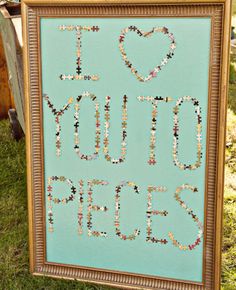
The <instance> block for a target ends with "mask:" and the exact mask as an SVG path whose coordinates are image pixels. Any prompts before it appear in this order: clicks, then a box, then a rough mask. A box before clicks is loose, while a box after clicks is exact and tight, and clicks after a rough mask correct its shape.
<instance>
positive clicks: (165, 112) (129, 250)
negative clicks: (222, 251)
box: [41, 18, 211, 282]
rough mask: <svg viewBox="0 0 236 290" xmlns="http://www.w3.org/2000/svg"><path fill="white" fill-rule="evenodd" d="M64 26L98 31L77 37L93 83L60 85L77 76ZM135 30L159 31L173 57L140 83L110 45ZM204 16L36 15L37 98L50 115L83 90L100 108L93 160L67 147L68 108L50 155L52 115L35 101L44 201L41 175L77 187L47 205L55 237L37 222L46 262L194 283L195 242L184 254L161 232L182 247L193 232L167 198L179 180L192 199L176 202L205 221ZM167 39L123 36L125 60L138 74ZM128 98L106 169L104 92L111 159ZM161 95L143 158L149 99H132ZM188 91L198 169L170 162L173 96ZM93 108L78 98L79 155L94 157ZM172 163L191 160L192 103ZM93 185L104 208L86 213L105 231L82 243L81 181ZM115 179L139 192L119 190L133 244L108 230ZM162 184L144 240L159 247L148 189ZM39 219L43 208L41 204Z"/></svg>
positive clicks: (70, 140)
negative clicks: (39, 111)
mask: <svg viewBox="0 0 236 290" xmlns="http://www.w3.org/2000/svg"><path fill="white" fill-rule="evenodd" d="M61 24H65V25H69V24H70V25H89V26H93V25H95V26H96V25H97V26H99V27H100V30H99V32H96V33H93V32H82V73H83V74H87V73H89V74H98V75H99V76H100V79H99V80H98V81H85V80H73V81H70V80H65V81H62V80H60V79H59V76H60V74H62V73H71V74H75V72H76V33H75V31H72V32H68V31H63V32H62V31H59V29H58V27H59V25H61ZM130 25H135V26H137V27H138V28H139V29H142V30H144V31H149V30H151V29H152V28H153V27H156V26H165V27H167V28H168V29H169V31H170V32H172V33H173V34H174V36H175V40H176V43H177V47H176V50H175V55H174V57H173V58H172V59H171V60H170V61H169V63H168V64H167V65H166V66H164V67H163V68H162V70H161V72H160V74H159V75H158V76H157V77H156V78H153V79H152V80H150V81H149V82H146V83H141V82H139V81H138V80H137V79H136V77H135V76H134V75H133V74H131V72H130V70H129V69H128V68H127V67H126V66H125V64H124V62H123V60H122V58H121V54H120V51H119V48H118V44H119V41H118V40H119V35H120V32H121V30H122V29H123V28H125V27H128V26H130ZM210 30H211V23H210V19H209V18H150V19H145V18H133V19H132V18H127V19H121V18H119V19H112V18H109V19H99V18H61V19H59V18H42V19H41V58H42V92H43V94H48V96H49V97H50V100H51V101H52V103H53V104H54V105H55V107H56V108H57V109H58V110H59V109H61V108H62V107H63V106H64V105H65V104H66V103H67V100H68V98H69V97H73V98H74V100H75V99H76V97H77V96H78V95H80V94H82V93H83V92H84V91H89V92H91V93H93V94H95V95H96V96H97V99H98V101H99V104H100V112H101V118H100V120H101V132H102V133H101V147H102V148H101V149H100V152H99V157H98V158H97V159H96V160H92V161H87V160H81V159H80V158H79V157H78V156H77V154H76V153H75V151H74V149H73V148H74V136H73V133H74V127H73V122H74V119H73V116H74V112H75V111H74V104H75V102H76V101H74V103H73V104H72V106H71V108H70V109H69V110H68V111H66V112H65V114H64V115H63V116H62V118H61V126H62V131H61V142H62V147H61V150H62V154H61V156H60V157H57V156H56V148H55V130H56V125H55V121H54V119H55V117H54V116H53V114H52V112H51V110H50V109H49V108H48V105H47V103H46V101H43V132H44V164H45V196H46V195H47V191H46V185H47V183H46V181H47V178H48V177H50V176H55V175H57V176H65V177H66V178H70V179H71V180H72V181H73V183H74V185H75V186H76V187H77V196H76V199H75V200H74V201H73V202H70V203H68V204H66V205H61V204H59V205H57V204H54V205H53V213H54V232H53V233H49V231H48V226H49V224H48V221H47V220H46V229H45V231H46V255H47V257H46V259H47V261H48V262H56V263H63V264H68V265H80V266H86V267H92V268H93V267H94V268H100V269H108V270H114V271H125V272H130V273H138V274H145V275H152V276H160V277H166V278H172V279H182V280H191V281H196V282H201V281H202V269H203V264H202V260H203V242H201V244H200V245H199V246H197V247H196V248H195V249H194V250H192V251H182V250H179V249H178V248H177V247H175V246H173V244H172V242H171V240H170V239H169V237H168V232H169V231H171V232H173V233H174V235H175V237H176V239H177V240H178V241H179V242H180V243H182V244H191V243H193V242H194V241H195V239H196V236H197V232H198V228H197V226H196V224H195V223H194V222H193V220H192V219H191V217H190V216H189V215H188V214H187V213H186V211H185V210H184V209H183V208H182V207H180V205H179V203H177V201H176V200H175V198H174V193H175V189H176V187H178V186H180V185H182V184H184V183H188V184H190V185H193V186H196V187H197V188H198V190H199V191H198V192H197V193H193V192H191V191H187V190H184V191H183V192H182V193H181V198H182V199H183V200H184V201H185V202H186V204H187V205H188V206H189V207H191V208H192V209H193V211H194V213H195V214H196V215H197V216H198V217H199V219H200V221H201V222H204V196H205V192H204V190H205V160H206V131H207V108H208V71H209V53H210ZM168 46H169V40H168V38H167V37H166V36H164V35H163V34H161V33H156V34H153V36H152V37H150V38H148V39H144V38H143V37H142V38H140V37H139V36H137V34H136V33H131V32H129V33H128V34H127V36H126V40H125V48H126V51H127V55H128V58H130V59H131V62H132V63H133V64H134V66H135V67H136V68H137V69H138V71H139V72H140V73H141V74H143V75H147V74H148V73H149V71H150V69H152V68H153V67H154V66H155V65H156V64H157V63H158V62H160V61H161V59H162V58H163V56H164V55H165V54H166V53H167V51H168ZM124 94H126V95H127V96H128V104H127V106H128V125H127V134H128V137H127V154H126V160H125V162H124V163H121V164H111V163H110V162H108V161H107V160H106V159H105V158H104V154H103V151H102V149H103V143H102V141H103V136H104V105H105V97H106V96H107V95H109V96H111V98H112V100H111V113H110V115H111V119H110V122H111V128H110V135H109V138H110V144H109V151H110V155H111V156H112V157H119V156H120V148H121V113H122V111H121V106H122V98H123V95H124ZM140 95H143V96H163V97H166V96H170V97H172V98H173V101H172V102H169V103H161V102H159V104H158V116H157V133H156V137H157V140H156V159H157V164H156V165H155V166H150V165H149V164H148V163H147V161H148V156H149V145H150V129H151V111H152V106H151V103H150V102H147V101H146V102H140V101H139V100H137V97H138V96H140ZM187 95H190V96H192V97H194V98H197V99H198V100H199V102H200V106H201V109H202V126H203V130H202V138H203V140H202V145H203V151H202V152H203V158H202V165H201V167H200V168H198V169H196V170H180V169H179V168H178V167H176V166H175V165H174V163H173V157H172V146H173V116H174V114H173V107H174V105H175V103H176V101H177V99H178V98H180V97H182V96H187ZM94 112H95V111H94V104H93V102H92V101H91V100H83V101H82V102H81V110H80V131H79V137H80V148H81V151H82V152H83V153H85V154H92V153H93V152H94V140H95V118H94ZM179 118H180V122H179V126H180V138H179V159H180V160H181V161H183V162H185V163H194V162H195V161H196V144H197V141H196V129H195V128H196V124H197V123H196V115H195V113H194V107H193V105H192V104H191V103H184V104H183V105H182V106H181V112H180V114H179ZM94 178H95V179H101V180H106V181H108V182H109V185H107V186H96V187H94V191H93V192H94V194H93V203H94V204H98V205H106V206H107V207H108V211H107V212H95V211H93V212H92V222H93V229H94V230H98V231H106V232H107V234H108V236H107V237H106V238H104V237H89V236H88V234H87V198H88V195H87V185H86V184H87V181H88V180H91V179H94ZM80 179H83V180H84V183H85V186H84V211H83V230H84V233H83V234H82V235H78V231H77V229H78V221H77V213H78V205H79V201H78V189H79V185H78V182H79V180H80ZM123 180H126V181H133V182H135V183H136V184H137V185H138V186H139V189H140V194H139V195H138V194H136V193H134V191H133V190H132V189H131V188H128V187H124V188H123V189H122V191H121V193H120V196H121V201H120V202H121V210H120V224H121V225H120V229H121V232H122V233H124V234H127V235H129V234H130V233H132V232H133V230H134V229H135V228H139V229H140V235H139V236H138V237H137V238H136V239H135V240H133V241H129V240H126V241H124V240H121V239H120V238H119V237H117V236H116V234H115V226H114V220H115V216H114V213H115V187H116V186H117V185H118V184H119V183H120V182H121V181H123ZM149 185H153V186H166V187H167V192H160V193H153V201H152V206H153V209H156V210H167V211H168V215H167V216H166V217H163V216H160V215H159V216H153V217H152V235H153V236H156V237H158V238H166V239H167V240H168V243H167V244H166V245H163V244H158V243H157V244H155V243H147V242H146V226H147V225H146V223H147V222H146V220H147V218H146V210H147V187H148V186H149ZM53 194H54V197H66V196H69V194H70V189H69V187H68V186H67V185H66V184H65V183H62V182H61V183H60V182H57V183H54V184H53ZM45 203H46V209H45V210H46V212H45V216H46V218H47V211H48V202H47V197H46V198H45Z"/></svg>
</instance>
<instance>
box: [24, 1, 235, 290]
mask: <svg viewBox="0 0 236 290" xmlns="http://www.w3.org/2000/svg"><path fill="white" fill-rule="evenodd" d="M42 16H43V17H62V16H64V17H75V16H81V17H82V16H84V17H86V16H90V17H123V16H126V17H140V16H141V17H142V16H146V17H147V16H148V17H154V16H155V17H158V16H161V17H179V16H181V17H210V18H211V23H212V27H211V56H210V71H209V108H208V134H207V147H208V149H207V167H206V193H207V194H206V196H205V213H206V215H205V239H204V261H203V264H204V270H203V282H202V283H194V282H191V281H179V280H172V279H166V278H159V277H152V276H145V275H138V274H137V275H136V274H130V273H124V272H115V271H108V270H101V269H95V268H94V269H92V268H86V267H74V266H68V265H63V264H56V263H49V262H47V261H46V256H45V233H44V230H45V216H44V210H45V208H44V194H43V193H44V178H43V176H44V164H43V152H44V151H43V133H42V112H41V106H42V100H41V97H40V96H41V95H42V92H41V63H40V49H39V47H40V45H39V39H40V38H39V20H40V17H42ZM22 18H23V39H24V84H25V110H26V141H27V168H28V175H27V184H28V211H29V236H30V238H29V240H30V241H29V242H30V243H29V244H30V269H31V272H32V273H33V274H34V275H46V276H51V277H57V278H58V277H59V278H67V279H76V280H79V281H89V282H92V283H98V284H103V285H111V286H114V287H119V288H130V289H178V290H181V289H185V290H193V289H199V290H200V289H202V290H203V289H209V290H210V289H211V290H217V289H220V277H221V237H222V211H223V190H224V148H225V132H226V112H227V91H228V67H229V48H230V45H229V39H230V18H231V1H229V0H218V1H217V0H187V1H184V0H182V1H181V0H170V1H167V0H133V1H131V0H126V1H123V0H122V1H116V0H68V1H66V3H65V2H64V1H60V0H55V1H50V0H23V1H22Z"/></svg>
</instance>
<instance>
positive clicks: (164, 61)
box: [119, 25, 176, 82]
mask: <svg viewBox="0 0 236 290" xmlns="http://www.w3.org/2000/svg"><path fill="white" fill-rule="evenodd" d="M128 32H136V33H137V34H138V35H139V36H142V37H150V36H152V35H153V34H154V33H163V34H165V35H166V36H167V37H168V38H169V40H170V46H169V51H168V53H167V54H166V55H165V57H164V58H163V59H162V61H161V63H160V64H159V65H156V66H155V67H154V69H152V70H151V71H150V73H149V74H148V75H147V76H146V77H144V76H142V75H141V74H140V73H139V72H138V70H137V69H136V68H135V67H134V66H133V65H132V63H131V62H130V61H129V60H128V57H127V54H126V51H125V48H124V41H125V36H126V34H127V33H128ZM119 49H120V52H121V56H122V59H123V60H124V62H125V65H126V66H127V67H128V68H129V69H130V71H131V73H132V74H134V75H135V76H136V78H137V79H138V80H139V81H140V82H147V81H150V80H151V79H152V78H154V77H157V74H158V73H159V72H160V71H161V69H162V68H163V67H164V66H165V65H166V64H167V63H168V61H169V60H170V59H171V58H172V57H173V56H174V51H175V49H176V42H175V37H174V35H173V33H171V32H169V30H168V28H166V27H153V29H152V30H150V31H147V32H145V31H142V30H141V29H138V28H137V27H136V26H133V25H131V26H129V27H126V28H125V29H123V30H122V31H121V34H120V37H119Z"/></svg>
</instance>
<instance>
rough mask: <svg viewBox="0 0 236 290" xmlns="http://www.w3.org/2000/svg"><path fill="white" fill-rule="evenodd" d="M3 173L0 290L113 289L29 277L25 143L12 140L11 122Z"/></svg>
mask: <svg viewBox="0 0 236 290" xmlns="http://www.w3.org/2000/svg"><path fill="white" fill-rule="evenodd" d="M0 173H1V174H0V289H1V290H21V289H22V290H41V289H42V290H49V289H50V290H53V289H55V290H60V289H63V290H64V289H70V290H73V289H84V290H93V289H94V290H95V289H109V288H107V287H102V286H93V285H87V284H84V283H80V282H77V281H65V280H59V279H52V278H45V277H35V276H32V275H31V274H30V273H29V263H28V225H27V195H26V164H25V142H24V140H21V141H20V142H16V141H14V140H13V139H12V138H11V135H10V128H9V122H8V121H0ZM110 289H111V288H110Z"/></svg>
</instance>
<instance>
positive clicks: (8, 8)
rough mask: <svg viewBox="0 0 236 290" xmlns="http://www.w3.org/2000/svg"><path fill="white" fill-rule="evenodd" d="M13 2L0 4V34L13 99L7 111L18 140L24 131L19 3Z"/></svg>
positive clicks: (3, 97) (5, 96)
mask: <svg viewBox="0 0 236 290" xmlns="http://www.w3.org/2000/svg"><path fill="white" fill-rule="evenodd" d="M13 2H18V1H7V4H6V5H4V6H0V34H1V37H2V44H3V47H4V51H5V58H6V63H7V71H8V80H7V83H6V82H5V84H6V85H7V84H9V87H10V90H11V95H12V96H13V99H14V101H12V102H11V103H9V102H8V104H9V106H8V108H7V111H8V116H9V118H10V122H11V126H12V135H13V137H14V138H15V139H17V140H19V139H20V138H21V137H22V136H23V132H25V116H24V93H23V61H22V29H21V11H20V3H19V2H18V4H17V3H13ZM0 98H1V101H2V99H7V98H9V97H7V95H5V94H3V95H2V94H1V96H0ZM2 102H3V101H2ZM5 102H6V100H5ZM13 104H14V105H13ZM5 108H6V107H5Z"/></svg>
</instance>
